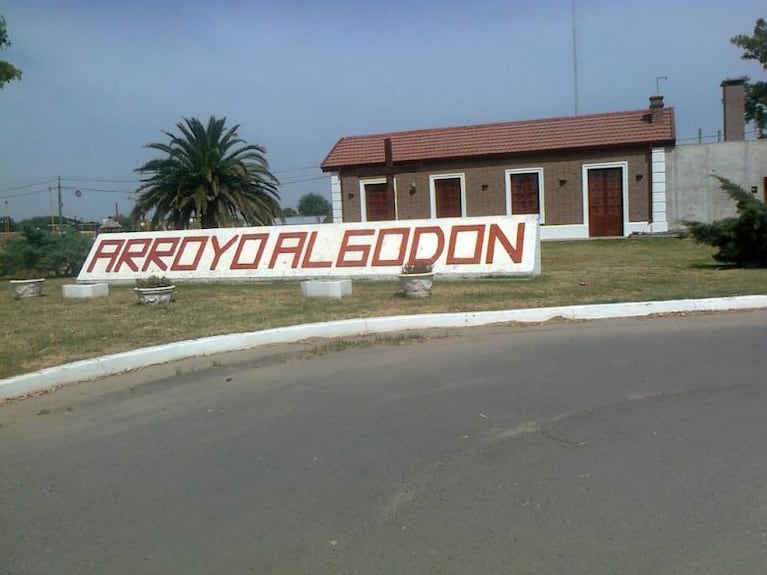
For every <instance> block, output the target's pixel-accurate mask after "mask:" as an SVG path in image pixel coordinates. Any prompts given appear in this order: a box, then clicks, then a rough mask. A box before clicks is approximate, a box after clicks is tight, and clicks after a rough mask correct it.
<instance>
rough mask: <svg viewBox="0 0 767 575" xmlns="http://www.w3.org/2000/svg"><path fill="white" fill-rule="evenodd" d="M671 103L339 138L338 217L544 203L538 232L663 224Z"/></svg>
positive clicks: (334, 177)
mask: <svg viewBox="0 0 767 575" xmlns="http://www.w3.org/2000/svg"><path fill="white" fill-rule="evenodd" d="M674 143H675V130H674V110H673V108H666V107H664V105H663V97H662V96H653V97H651V98H650V107H649V108H647V109H643V110H634V111H628V112H612V113H604V114H592V115H583V116H573V117H565V118H552V119H542V120H530V121H521V122H506V123H499V124H485V125H478V126H463V127H453V128H436V129H429V130H413V131H406V132H393V133H389V134H375V135H365V136H350V137H344V138H341V139H340V140H339V141H338V142H337V143H336V145H335V146H334V147H333V149H332V150H331V151H330V153H329V154H328V155H327V157H326V158H325V160H324V161H323V162H322V170H323V171H324V172H328V173H330V175H331V187H332V189H331V195H332V204H333V221H335V222H364V221H381V220H407V219H421V218H443V217H468V216H489V215H517V214H539V216H540V222H541V237H542V238H543V239H574V238H587V237H602V236H627V235H629V234H631V233H634V232H658V231H666V230H667V224H666V187H665V174H666V165H665V164H666V160H665V158H666V154H665V152H666V150H667V149H668V148H670V147H672V146H674Z"/></svg>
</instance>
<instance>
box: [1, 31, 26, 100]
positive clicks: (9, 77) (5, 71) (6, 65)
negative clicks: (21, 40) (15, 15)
mask: <svg viewBox="0 0 767 575" xmlns="http://www.w3.org/2000/svg"><path fill="white" fill-rule="evenodd" d="M10 45H11V40H10V39H9V38H8V31H7V30H6V28H5V18H3V17H2V16H0V50H2V49H3V48H5V47H6V46H10ZM13 80H21V70H19V69H18V68H17V67H16V66H14V65H12V64H11V63H10V62H6V61H5V60H0V90H1V89H2V88H3V86H5V85H6V84H7V83H8V82H11V81H13Z"/></svg>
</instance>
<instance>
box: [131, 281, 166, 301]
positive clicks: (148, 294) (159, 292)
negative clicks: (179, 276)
mask: <svg viewBox="0 0 767 575" xmlns="http://www.w3.org/2000/svg"><path fill="white" fill-rule="evenodd" d="M133 293H135V294H136V299H138V301H139V303H140V304H143V305H166V304H169V303H170V302H172V301H174V300H175V299H176V297H175V295H176V286H174V285H172V286H163V287H156V288H140V287H135V288H133Z"/></svg>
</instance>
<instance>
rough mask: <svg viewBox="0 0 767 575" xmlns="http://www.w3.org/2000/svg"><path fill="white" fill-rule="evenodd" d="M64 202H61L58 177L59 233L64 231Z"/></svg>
mask: <svg viewBox="0 0 767 575" xmlns="http://www.w3.org/2000/svg"><path fill="white" fill-rule="evenodd" d="M63 208H64V202H62V201H61V176H59V233H61V232H63V231H64V214H63V212H62V210H63Z"/></svg>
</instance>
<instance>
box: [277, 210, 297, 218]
mask: <svg viewBox="0 0 767 575" xmlns="http://www.w3.org/2000/svg"><path fill="white" fill-rule="evenodd" d="M297 215H298V212H297V211H296V210H294V209H293V208H283V210H282V213H281V214H280V216H281V217H283V218H292V217H293V216H297Z"/></svg>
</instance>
